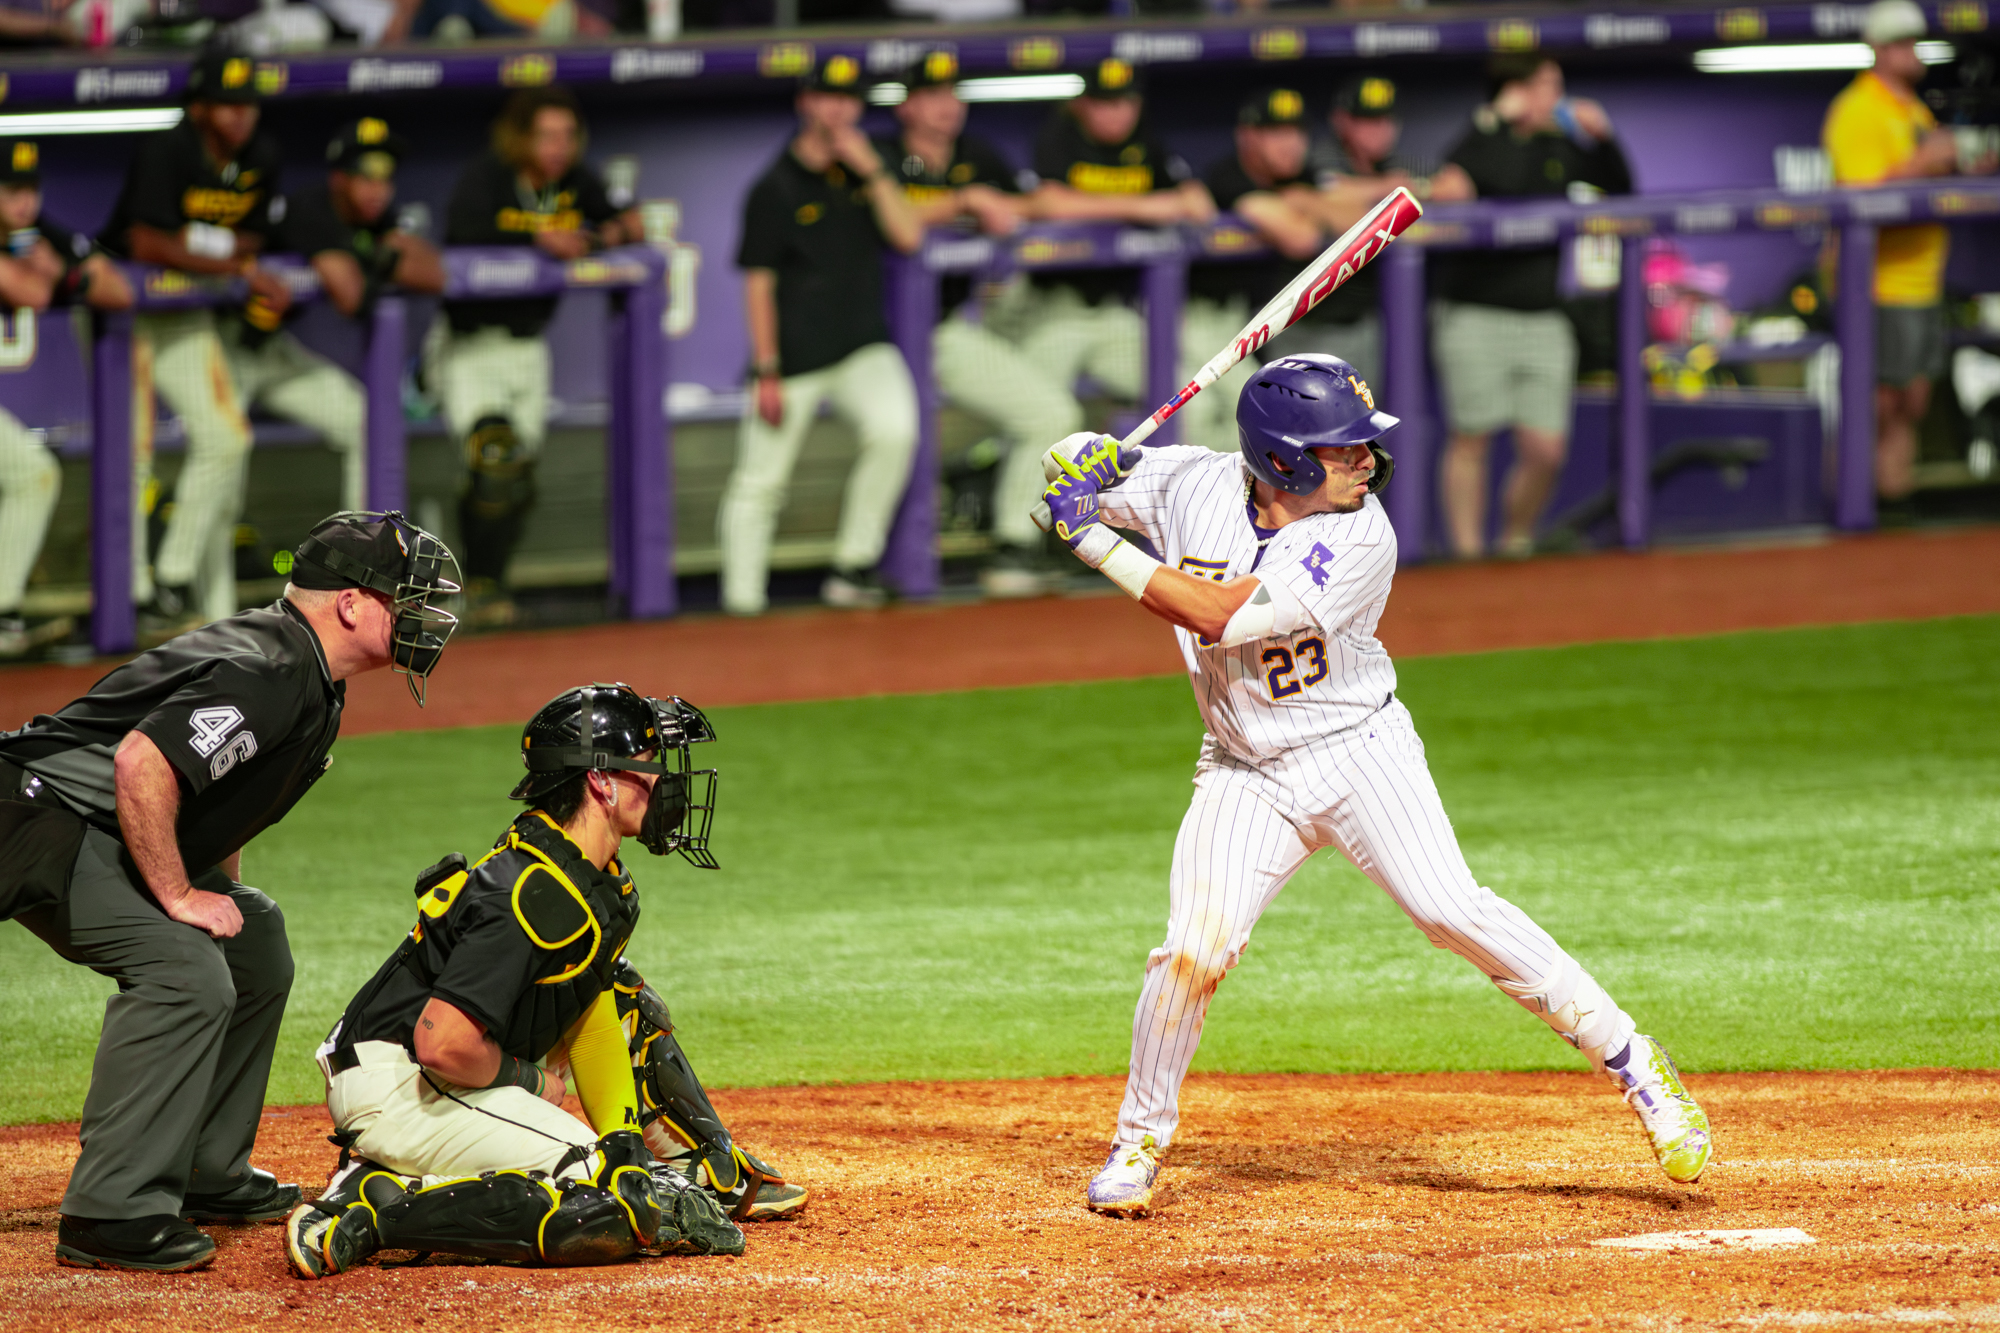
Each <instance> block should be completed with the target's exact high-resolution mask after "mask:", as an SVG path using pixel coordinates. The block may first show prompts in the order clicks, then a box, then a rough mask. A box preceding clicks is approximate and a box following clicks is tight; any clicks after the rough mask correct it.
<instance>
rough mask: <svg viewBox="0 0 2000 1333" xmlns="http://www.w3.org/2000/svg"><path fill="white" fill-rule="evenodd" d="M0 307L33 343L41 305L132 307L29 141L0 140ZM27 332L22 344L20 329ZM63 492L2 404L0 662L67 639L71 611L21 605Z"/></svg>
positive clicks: (51, 464) (55, 470)
mask: <svg viewBox="0 0 2000 1333" xmlns="http://www.w3.org/2000/svg"><path fill="white" fill-rule="evenodd" d="M0 227H4V228H5V230H6V233H7V248H6V250H5V252H4V253H0V306H4V307H5V308H7V309H9V310H11V311H12V312H13V316H14V337H15V339H16V341H17V342H21V341H25V343H26V345H27V346H28V347H29V348H32V347H33V346H34V334H33V325H32V323H29V324H28V325H27V326H26V327H25V329H24V326H23V322H22V321H23V320H24V319H25V320H28V321H32V320H33V319H34V315H35V312H36V311H39V310H46V309H48V308H49V307H50V306H64V305H72V304H74V303H76V302H79V301H82V302H88V303H89V304H90V305H91V306H93V307H95V308H97V309H99V310H123V309H125V308H126V307H127V306H129V305H131V304H132V286H131V284H130V283H128V282H127V281H126V280H125V275H124V274H123V273H122V272H120V271H119V270H118V268H117V267H116V266H115V265H113V264H112V263H111V262H110V261H108V260H107V259H105V257H104V256H103V255H101V254H96V253H94V252H93V251H92V249H91V245H90V241H89V239H88V238H87V237H83V236H78V235H77V234H76V233H75V232H72V231H70V230H69V229H68V228H67V227H64V226H63V225H62V224H61V223H59V222H56V221H55V220H54V219H52V218H48V217H44V216H43V215H42V161H41V152H40V149H39V148H38V146H37V145H36V144H34V143H32V142H30V141H28V140H26V139H13V140H0ZM24 332H25V334H26V338H25V340H24V339H23V334H24ZM61 488H62V468H61V467H60V466H58V465H57V463H56V459H55V455H54V454H51V453H50V452H49V451H48V450H47V449H46V448H44V447H43V446H42V445H41V443H40V442H39V441H37V440H36V439H35V437H34V436H32V435H30V434H29V433H28V430H27V428H26V427H25V426H23V425H22V424H21V422H20V421H19V420H18V419H17V418H16V417H15V416H14V414H13V413H11V412H9V411H7V410H6V409H5V408H0V661H5V660H10V659H13V658H19V657H25V656H27V655H28V654H29V653H31V652H34V651H35V650H36V649H38V648H42V647H46V646H47V645H49V644H51V643H55V642H58V641H60V640H62V639H64V638H67V637H68V636H69V633H70V631H71V630H72V629H73V628H75V626H74V625H73V623H72V622H71V619H70V617H68V616H40V617H36V618H34V619H29V618H28V617H27V616H25V615H24V614H23V613H22V608H21V601H22V598H23V596H24V595H25V594H26V592H27V588H28V575H29V574H30V573H32V572H33V571H34V568H35V558H36V557H37V556H38V555H40V554H41V549H42V539H43V538H44V537H45V536H47V535H48V530H49V519H50V517H51V516H52V515H54V513H55V510H56V495H57V493H58V492H59V491H60V490H61Z"/></svg>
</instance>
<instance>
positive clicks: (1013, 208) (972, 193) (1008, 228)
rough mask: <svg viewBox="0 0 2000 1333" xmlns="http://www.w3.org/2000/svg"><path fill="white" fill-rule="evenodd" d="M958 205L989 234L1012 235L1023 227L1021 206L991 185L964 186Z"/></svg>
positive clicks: (960, 191)
mask: <svg viewBox="0 0 2000 1333" xmlns="http://www.w3.org/2000/svg"><path fill="white" fill-rule="evenodd" d="M958 206H959V207H960V208H962V209H964V210H965V212H966V213H968V214H970V215H971V216H972V218H973V220H974V221H976V222H978V223H979V230H981V231H983V232H985V233H986V234H987V235H988V236H1012V235H1013V234H1014V233H1015V232H1016V231H1019V230H1020V228H1021V221H1022V219H1021V210H1020V207H1019V206H1018V205H1017V204H1016V203H1015V202H1014V201H1013V200H1011V199H1010V198H1008V196H1006V195H1004V194H1002V193H1000V191H998V190H996V189H994V188H993V187H992V186H991V185H967V186H964V187H963V188H961V189H960V190H959V192H958Z"/></svg>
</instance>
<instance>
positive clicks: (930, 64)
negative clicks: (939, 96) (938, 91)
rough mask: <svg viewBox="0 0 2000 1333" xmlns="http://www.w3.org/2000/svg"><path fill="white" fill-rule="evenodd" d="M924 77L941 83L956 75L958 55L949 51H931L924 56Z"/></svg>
mask: <svg viewBox="0 0 2000 1333" xmlns="http://www.w3.org/2000/svg"><path fill="white" fill-rule="evenodd" d="M924 77H925V78H927V79H933V80H936V81H937V82H940V83H942V82H943V81H944V80H946V79H955V78H957V77H958V57H957V56H955V55H953V54H952V53H951V52H949V51H933V52H931V53H930V54H929V55H927V56H925V57H924Z"/></svg>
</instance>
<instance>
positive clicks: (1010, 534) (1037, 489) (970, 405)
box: [931, 315, 1083, 546]
mask: <svg viewBox="0 0 2000 1333" xmlns="http://www.w3.org/2000/svg"><path fill="white" fill-rule="evenodd" d="M931 373H932V375H933V376H934V377H935V378H936V380H937V386H938V390H939V391H940V392H941V393H943V394H944V396H945V397H947V398H949V399H951V400H952V401H953V402H954V403H957V404H958V405H959V406H960V407H962V408H965V409H966V410H967V411H969V412H977V413H978V414H979V415H980V416H982V417H985V418H986V419H987V420H988V421H990V422H992V423H993V424H994V425H995V426H997V427H999V429H1000V433H1001V434H1003V435H1005V436H1006V437H1007V439H1008V441H1009V445H1010V447H1009V448H1008V450H1007V456H1006V458H1004V459H1003V460H1001V463H1000V475H999V477H998V478H997V479H996V480H995V483H994V487H993V536H994V538H995V539H996V540H998V541H1001V542H1005V543H1006V544H1008V545H1010V546H1039V545H1040V544H1041V540H1042V534H1041V530H1040V529H1038V528H1037V527H1036V526H1035V521H1034V520H1033V519H1032V518H1030V517H1028V513H1029V511H1030V510H1032V509H1033V508H1034V507H1035V502H1036V501H1037V500H1039V499H1041V498H1042V489H1043V488H1044V487H1045V486H1047V485H1048V482H1047V480H1045V479H1044V478H1043V476H1042V454H1043V453H1044V452H1046V451H1047V449H1048V447H1049V445H1051V444H1052V443H1054V442H1055V441H1057V440H1060V439H1062V438H1063V437H1064V436H1065V435H1069V434H1072V433H1073V432H1076V431H1079V430H1082V429H1083V404H1081V403H1079V402H1077V400H1076V395H1075V394H1074V393H1072V392H1070V384H1069V382H1067V381H1064V380H1059V379H1057V378H1055V377H1054V376H1052V375H1050V374H1049V373H1048V372H1047V371H1046V370H1044V369H1042V368H1041V367H1040V366H1039V365H1037V364H1035V363H1034V362H1032V361H1030V360H1029V359H1028V357H1027V356H1026V354H1025V353H1023V352H1022V351H1021V349H1020V348H1019V347H1016V346H1015V345H1014V344H1013V343H1011V342H1009V341H1007V340H1006V339H1005V338H1002V337H1001V336H1000V335H999V334H997V333H995V332H993V331H992V330H991V329H989V328H987V327H986V326H985V325H983V324H975V323H973V322H972V321H971V320H969V319H966V318H964V317H963V316H958V315H954V316H953V317H952V318H950V319H947V320H945V321H944V322H943V323H941V324H939V325H938V327H937V332H936V333H935V334H934V335H932V337H931Z"/></svg>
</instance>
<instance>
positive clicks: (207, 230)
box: [98, 52, 292, 640]
mask: <svg viewBox="0 0 2000 1333" xmlns="http://www.w3.org/2000/svg"><path fill="white" fill-rule="evenodd" d="M187 97H188V108H187V118H186V119H185V120H183V121H181V123H180V124H179V125H176V126H175V127H174V128H173V129H171V130H168V131H167V132H166V133H164V134H161V135H159V136H158V137H157V138H155V139H151V140H149V141H148V142H147V145H146V150H145V151H144V152H142V153H140V154H139V155H138V156H137V157H136V158H134V159H133V162H132V167H131V170H130V171H129V172H128V173H127V174H126V177H125V188H124V189H123V190H122V191H120V192H119V195H118V202H117V204H116V205H115V206H114V207H113V209H112V211H111V220H110V221H109V222H108V223H106V224H105V227H104V232H103V234H102V235H101V236H99V237H98V241H99V243H100V244H102V245H103V246H104V248H105V249H106V250H107V251H109V252H110V253H111V254H112V255H113V256H114V257H116V258H119V259H131V260H135V261H137V262H139V263H142V264H158V265H160V266H161V267H163V268H170V269H177V270H179V271H181V272H183V273H194V274H203V275H210V276H222V277H228V276H241V277H242V278H244V279H245V280H246V281H247V282H248V284H249V287H250V299H249V301H248V302H247V303H246V304H245V306H244V308H243V317H244V318H245V319H246V320H248V321H250V322H251V323H252V324H254V325H256V326H257V327H260V328H263V329H266V330H270V329H276V328H277V327H278V323H279V321H280V320H281V319H282V318H283V316H284V312H285V310H286V308H287V307H289V306H290V304H291V299H292V298H291V289H290V288H289V287H287V286H286V285H285V282H284V280H283V279H282V278H280V277H278V276H277V275H276V274H275V273H272V272H271V271H270V270H268V269H264V268H260V267H258V264H257V256H258V255H259V254H260V253H262V252H263V250H264V249H265V248H266V246H267V244H268V242H269V240H270V234H271V227H272V225H273V223H274V222H275V221H276V219H274V218H273V217H272V208H273V200H274V199H275V198H276V197H277V186H278V167H279V162H280V154H279V151H278V145H277V142H276V141H275V140H274V139H273V138H272V137H271V136H270V135H269V134H268V133H264V132H261V131H260V130H259V129H258V118H259V114H260V106H261V101H262V98H261V94H260V93H259V92H258V88H257V81H256V77H255V67H254V65H253V63H252V62H251V61H250V60H249V59H248V58H246V57H243V56H232V55H227V54H224V53H219V52H211V53H209V54H207V55H204V56H202V57H201V59H199V60H197V61H196V62H195V64H194V67H193V69H191V70H189V71H188V92H187ZM156 391H157V392H158V394H159V396H160V397H162V398H164V399H166V402H167V406H168V407H170V408H172V409H173V410H174V414H175V415H176V416H178V417H179V418H180V419H181V424H182V426H184V427H185V428H186V430H187V454H186V457H185V459H184V461H183V463H182V465H181V473H180V480H179V481H178V482H176V483H175V486H174V508H173V518H172V520H171V521H170V522H169V523H168V524H167V532H166V536H165V538H163V539H162V540H161V542H160V549H159V552H158V555H157V557H156V559H155V560H154V561H153V563H152V566H151V567H150V568H148V566H147V564H146V560H145V534H146V524H145V521H144V517H143V515H142V516H140V518H139V520H138V521H137V522H135V523H134V524H133V537H134V552H133V559H134V569H133V596H134V598H135V600H137V601H138V602H140V603H141V604H142V610H141V612H140V632H141V634H142V636H144V637H146V638H150V639H155V640H160V639H164V638H168V637H171V636H172V635H173V634H175V633H178V632H179V631H180V630H183V629H186V628H188V627H190V626H191V625H193V624H195V623H197V622H198V621H200V620H202V619H204V618H208V619H213V618H215V617H218V616H225V615H230V614H232V613H234V612H235V610H236V578H235V565H234V557H233V554H232V550H233V545H232V544H233V540H234V532H235V527H236V519H237V516H238V514H239V513H240V512H241V511H242V508H243V474H244V471H245V467H246V464H247V463H248V461H249V453H250V422H249V420H248V419H247V418H246V417H245V416H244V414H243V402H242V399H241V398H240V397H238V395H237V393H236V388H235V385H234V384H233V383H232V382H231V380H230V378H229V371H228V367H227V363H226V362H225V360H224V357H223V351H222V344H221V342H220V340H219V339H218V338H217V336H216V315H215V312H214V311H211V310H207V309H199V310H176V311H161V312H157V313H154V314H146V315H141V316H139V317H138V318H137V319H136V320H135V321H134V323H133V340H132V440H133V445H132V448H133V452H134V454H135V456H136V458H135V461H136V467H135V469H134V471H135V476H134V482H135V487H136V489H135V492H134V494H135V498H136V499H138V500H139V501H141V502H142V503H143V498H144V496H145V494H146V492H147V491H148V490H149V489H150V486H151V481H152V463H153V420H154V405H153V395H154V393H155V392H156ZM198 579H199V582H200V585H201V586H200V588H199V590H197V588H196V584H197V580H198Z"/></svg>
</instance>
